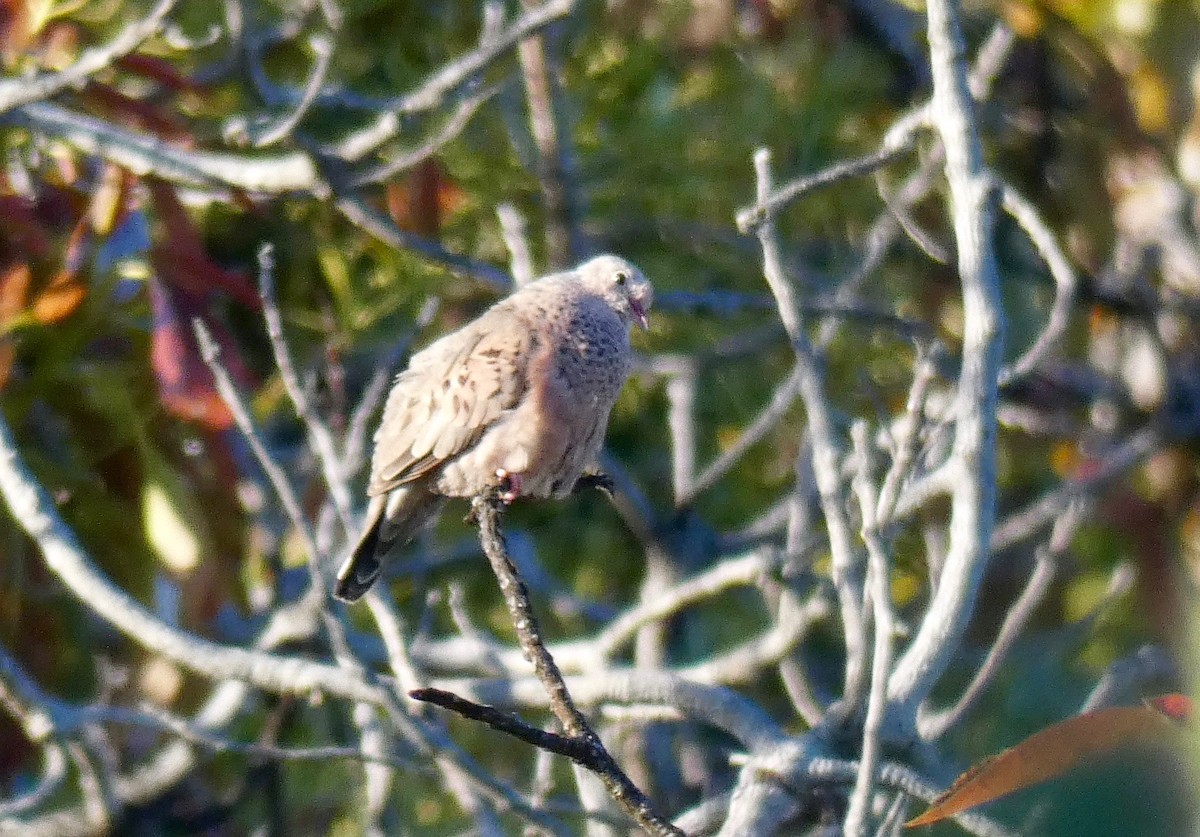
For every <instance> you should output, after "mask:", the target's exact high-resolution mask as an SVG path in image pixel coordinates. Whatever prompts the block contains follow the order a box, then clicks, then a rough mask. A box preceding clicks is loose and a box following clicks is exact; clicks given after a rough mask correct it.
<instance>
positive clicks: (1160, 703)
mask: <svg viewBox="0 0 1200 837" xmlns="http://www.w3.org/2000/svg"><path fill="white" fill-rule="evenodd" d="M1147 703H1149V704H1150V705H1151V706H1152V707H1154V708H1155V709H1157V710H1158V711H1159V712H1161V713H1163V714H1164V715H1166V716H1167V717H1168V718H1170V719H1171V720H1173V721H1190V720H1191V719H1192V699H1191V698H1190V697H1188V696H1187V695H1178V694H1170V695H1160V696H1159V697H1156V698H1150V700H1149V701H1147Z"/></svg>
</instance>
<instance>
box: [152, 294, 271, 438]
mask: <svg viewBox="0 0 1200 837" xmlns="http://www.w3.org/2000/svg"><path fill="white" fill-rule="evenodd" d="M150 307H151V311H152V314H153V334H152V337H151V350H150V361H151V365H152V367H153V369H154V376H155V378H157V379H158V387H159V392H160V394H161V396H162V401H163V405H164V406H165V407H166V409H167V412H169V413H171V414H172V415H175V416H178V417H179V418H182V419H185V420H188V421H195V422H199V423H200V424H202V425H203V426H204V427H206V428H208V429H210V430H226V429H228V428H229V427H231V426H232V424H233V416H232V415H230V412H229V408H228V407H226V406H225V402H224V401H222V400H221V396H220V394H219V393H218V392H217V389H216V383H215V381H214V380H213V376H212V372H211V371H210V370H209V368H208V366H207V364H205V363H204V359H203V358H202V357H201V356H200V349H199V347H198V346H197V345H196V338H195V335H194V334H193V332H192V318H193V317H196V316H199V315H200V310H199V308H200V306H199V305H198V304H197V302H196V300H194V299H191V298H189V297H188V295H187V294H186V293H181V292H179V291H178V290H177V289H172V288H171V287H170V286H169V285H167V284H165V283H163V282H160V281H157V280H151V281H150ZM208 326H209V331H211V332H212V334H213V336H214V337H215V338H216V340H217V342H218V343H219V344H221V346H222V349H223V352H222V363H224V364H225V367H226V368H227V369H229V371H230V374H231V375H232V376H233V377H234V380H237V381H242V382H245V381H247V380H248V379H249V377H250V376H249V374H248V373H247V370H246V368H245V367H244V366H243V364H242V363H241V360H240V358H239V357H238V354H237V352H236V351H235V350H234V348H233V343H232V341H231V340H230V339H229V337H228V335H227V334H226V332H225V330H224V329H222V328H221V327H220V326H219V325H217V324H216V323H212V322H209V323H208Z"/></svg>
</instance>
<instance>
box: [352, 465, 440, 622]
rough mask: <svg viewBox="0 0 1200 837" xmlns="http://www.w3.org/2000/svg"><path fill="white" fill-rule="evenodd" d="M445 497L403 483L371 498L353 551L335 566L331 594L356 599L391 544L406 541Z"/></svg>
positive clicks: (431, 516)
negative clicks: (338, 567) (336, 572)
mask: <svg viewBox="0 0 1200 837" xmlns="http://www.w3.org/2000/svg"><path fill="white" fill-rule="evenodd" d="M445 502H446V498H445V497H442V496H440V495H438V494H434V493H432V492H430V491H427V490H426V489H425V487H424V486H423V485H420V484H413V485H402V486H400V487H399V488H394V489H392V490H391V491H390V492H389V493H387V494H380V495H378V496H375V497H372V498H371V503H370V505H368V506H367V520H366V523H365V524H364V525H363V533H362V535H361V536H360V537H359V539H358V543H357V544H355V546H354V551H353V552H351V553H350V557H349V558H347V559H346V563H344V564H342V568H341V569H340V570H338V575H337V583H336V584H334V586H333V595H334V596H335V597H336V598H339V599H341V600H342V601H344V602H356V601H358V600H359V599H361V598H362V595H363V593H365V592H367V590H369V589H370V588H371V585H372V584H374V583H375V579H377V578H379V573H380V572H381V571H382V570H383V563H384V560H385V559H386V558H387V554H388V553H389V552H391V550H392V547H398V546H401V545H403V544H406V543H408V542H409V541H410V540H412V539H413V538H414V537H416V535H417V534H418V533H419V532H420V531H421V530H422V529H423V528H425V526H427V525H428V524H429V523H430V522H431V521H432V520H433V519H434V518H436V517H437V515H438V512H440V511H441V509H442V505H443V504H444V503H445Z"/></svg>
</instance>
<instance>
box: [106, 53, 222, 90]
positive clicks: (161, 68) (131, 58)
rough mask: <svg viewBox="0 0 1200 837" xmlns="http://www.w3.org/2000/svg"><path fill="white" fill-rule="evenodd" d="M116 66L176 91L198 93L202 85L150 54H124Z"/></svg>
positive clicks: (202, 87)
mask: <svg viewBox="0 0 1200 837" xmlns="http://www.w3.org/2000/svg"><path fill="white" fill-rule="evenodd" d="M116 63H117V66H118V67H120V68H121V69H122V70H125V71H126V72H129V73H133V74H134V75H139V76H141V77H142V78H148V79H151V80H152V81H156V82H158V83H159V84H161V85H162V86H163V87H166V88H168V89H169V90H174V91H175V92H177V93H200V92H203V91H204V89H205V88H204V85H202V84H198V83H197V82H196V81H195V80H193V79H191V78H188V77H187V76H185V75H183V74H182V73H180V72H179V71H178V70H177V69H175V67H174V65H172V64H171V63H170V62H168V61H166V60H165V59H163V58H157V57H155V56H152V55H126V56H125V57H123V58H118V59H117V62H116Z"/></svg>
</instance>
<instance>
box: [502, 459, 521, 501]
mask: <svg viewBox="0 0 1200 837" xmlns="http://www.w3.org/2000/svg"><path fill="white" fill-rule="evenodd" d="M496 476H497V477H499V478H500V488H501V491H500V501H501V502H502V503H504V504H505V505H508V504H509V503H511V502H512V501H513V500H515V499H517V498H518V497H520V496H521V475H520V474H510V473H509V472H508V471H506V470H505V469H504V468H497V469H496Z"/></svg>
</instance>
